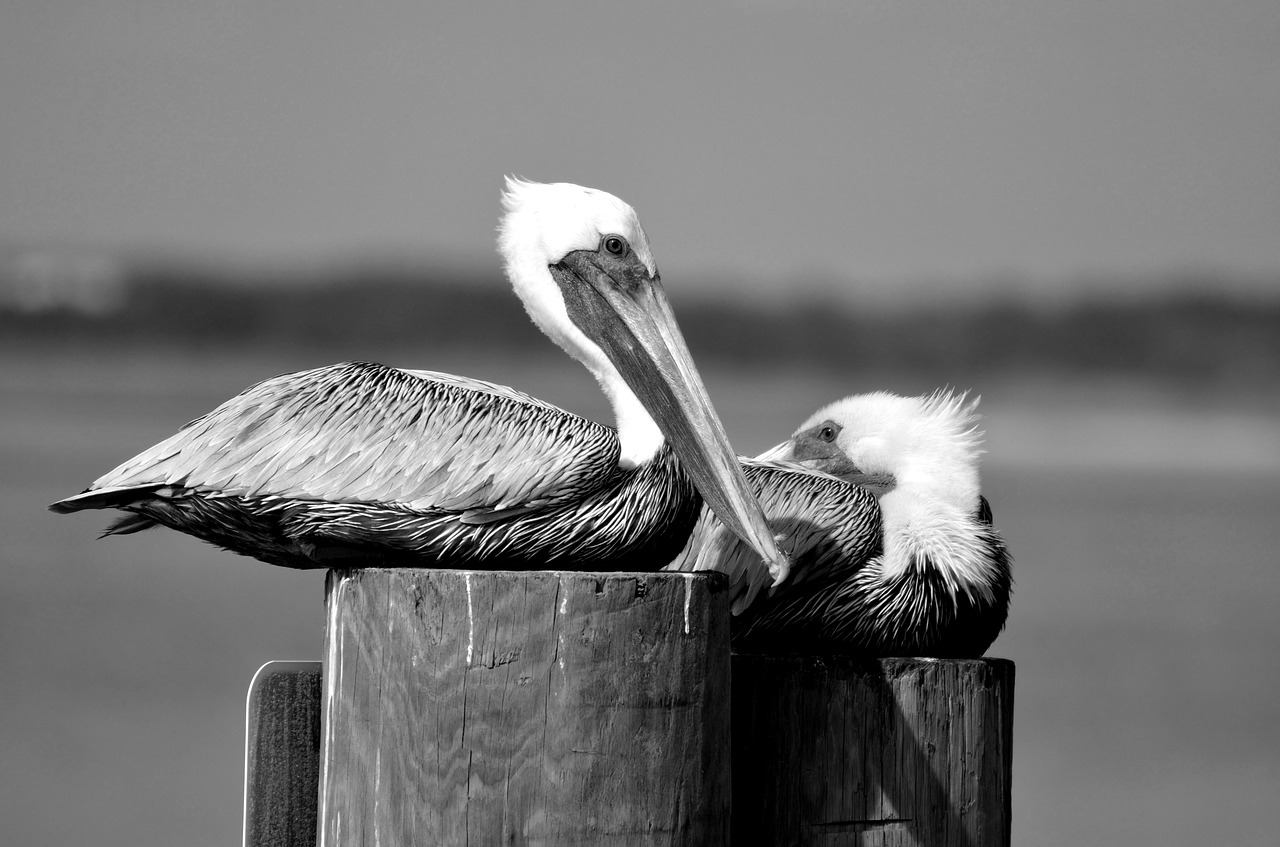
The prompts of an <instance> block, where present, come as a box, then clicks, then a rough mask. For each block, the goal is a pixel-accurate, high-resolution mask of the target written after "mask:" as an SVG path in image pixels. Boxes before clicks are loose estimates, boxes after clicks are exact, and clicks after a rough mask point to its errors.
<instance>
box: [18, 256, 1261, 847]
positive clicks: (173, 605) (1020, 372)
mask: <svg viewBox="0 0 1280 847" xmlns="http://www.w3.org/2000/svg"><path fill="white" fill-rule="evenodd" d="M402 273H403V271H397V272H396V273H393V274H391V275H390V276H389V277H388V275H387V274H386V273H385V272H379V271H374V270H366V271H365V272H363V273H356V272H352V275H351V276H350V277H349V278H346V279H345V281H335V282H332V284H331V286H330V287H328V288H308V287H305V286H303V287H296V286H295V287H287V286H286V287H284V288H281V287H279V286H262V287H254V286H244V285H236V284H234V283H232V282H230V281H228V282H226V283H225V284H222V283H215V282H212V281H208V280H206V282H204V283H201V284H199V285H192V284H182V283H180V282H178V281H176V280H174V279H167V281H166V282H164V283H163V284H161V285H159V287H158V288H153V287H151V286H153V285H154V284H155V281H154V280H152V281H150V282H147V281H143V282H141V283H138V284H137V285H125V287H124V288H122V290H121V292H120V296H119V300H118V301H117V302H116V303H115V305H113V306H112V307H111V308H110V309H108V310H105V311H102V310H98V309H96V308H95V309H94V310H91V311H88V312H86V311H84V310H76V309H73V308H59V309H51V310H45V311H40V312H31V313H23V314H20V313H17V312H15V311H13V310H10V311H8V312H4V313H0V332H2V333H3V336H2V337H3V339H4V340H3V342H0V355H2V356H3V358H4V361H5V362H6V367H5V368H4V369H3V371H2V372H0V397H2V398H3V408H4V416H3V424H2V428H0V522H2V526H0V537H2V538H4V546H5V551H6V552H5V561H4V580H3V583H2V588H0V597H2V600H3V607H4V610H5V611H4V614H3V616H0V676H2V677H3V679H4V680H5V685H4V687H3V693H0V698H2V699H3V703H4V713H5V720H4V721H3V723H2V724H0V750H2V751H3V752H2V754H0V755H2V759H3V762H4V765H3V770H2V771H0V818H2V819H3V820H4V821H5V827H6V830H7V831H8V832H10V833H22V834H24V836H25V837H24V838H21V839H18V840H15V841H14V842H12V843H30V844H66V843H76V842H84V841H92V842H93V843H96V844H120V845H124V844H139V843H155V844H162V843H183V844H209V845H214V844H226V843H231V842H233V841H234V840H235V839H236V838H237V837H238V836H237V827H238V826H239V808H240V791H241V783H240V771H241V767H242V752H243V751H242V746H241V745H242V734H243V722H244V714H243V709H244V702H243V700H244V692H245V689H246V686H247V684H248V681H249V679H250V677H251V676H252V675H253V672H254V670H255V669H256V668H257V667H258V665H259V664H261V663H262V662H263V661H266V660H268V659H298V658H301V659H315V658H318V657H319V656H320V655H321V647H322V633H323V625H324V615H323V597H322V589H323V575H322V574H320V573H303V572H290V571H285V570H280V569H275V568H271V567H268V566H266V565H263V564H260V563H258V562H255V561H252V560H249V559H245V558H242V557H238V556H234V555H231V554H228V553H223V552H220V551H217V550H215V549H213V548H211V547H208V546H206V545H204V544H201V543H200V542H197V541H194V540H192V539H188V538H186V537H183V536H180V535H178V534H176V533H171V532H168V531H160V530H157V531H153V532H149V533H144V534H140V535H136V536H129V537H125V538H114V539H108V540H103V541H99V540H96V538H95V536H96V533H97V531H98V530H100V529H101V527H102V526H103V525H104V523H105V516H104V515H101V514H84V515H77V516H73V517H59V516H55V515H52V514H49V513H47V512H45V511H44V507H45V504H47V503H49V502H51V501H53V500H55V499H57V498H59V497H62V496H65V495H67V494H69V493H72V492H75V491H78V490H80V489H81V488H82V487H83V486H84V485H85V484H87V483H88V482H89V481H90V480H91V479H92V478H93V477H95V476H96V475H98V474H99V473H102V472H104V471H105V470H107V469H108V468H110V467H111V466H113V465H114V464H115V463H117V462H118V461H120V460H123V459H124V458H127V457H128V456H131V455H133V454H134V453H135V452H137V451H139V450H141V449H142V448H144V447H146V446H149V445H150V444H152V443H154V442H155V441H158V440H159V439H161V438H163V437H165V436H167V435H168V434H169V433H171V432H172V431H173V430H174V429H175V428H176V427H178V426H179V425H181V424H182V423H185V422H186V421H187V420H188V419H190V418H192V417H195V416H196V415H198V414H200V413H202V412H204V411H205V410H207V409H209V408H211V407H212V406H213V405H215V404H216V403H218V402H220V401H221V400H223V399H225V398H227V397H229V396H230V395H232V394H233V393H235V392H236V391H238V390H240V389H241V388H243V387H245V386H247V385H249V384H250V383H252V382H254V381H256V380H258V379H261V378H265V377H267V376H270V375H273V374H275V373H278V372H282V371H288V370H294V369H299V368H303V367H308V366H312V365H318V364H323V363H326V362H330V361H336V360H341V359H352V358H362V359H374V360H380V361H386V362H390V363H394V364H399V365H404V366H410V367H423V368H429V369H437V370H443V371H448V372H456V373H465V374H468V375H471V376H475V377H480V378H486V379H491V380H495V381H499V382H504V383H507V384H511V385H515V386H518V387H520V388H521V389H523V390H526V391H529V392H531V393H533V394H535V395H536V396H539V397H542V398H544V399H547V400H550V401H552V402H555V403H557V404H559V405H561V406H564V407H566V408H568V409H571V410H574V411H577V412H580V413H582V414H586V415H588V416H592V417H596V418H598V419H602V420H608V419H609V418H608V414H609V413H608V408H607V406H606V404H605V402H604V400H603V398H602V397H601V396H600V394H599V391H598V390H597V389H596V387H595V385H594V383H593V382H592V381H591V379H590V377H589V376H588V375H587V374H586V372H585V371H584V370H582V369H581V368H580V367H579V366H577V365H576V364H575V363H573V362H571V361H570V360H568V359H567V358H566V357H564V356H563V355H562V354H560V353H559V352H558V351H556V350H555V349H554V348H552V347H551V346H550V345H549V344H547V343H546V341H545V340H544V339H542V337H541V336H540V335H539V334H538V333H537V331H536V330H535V329H533V328H532V326H531V325H528V323H527V320H526V318H525V317H524V315H523V313H522V311H521V309H520V306H519V304H518V303H517V302H516V301H515V299H514V298H513V297H511V295H510V293H509V292H507V291H505V290H504V286H503V284H502V282H501V280H500V278H499V277H498V275H497V273H496V272H495V273H493V274H492V275H491V276H489V277H485V276H484V275H483V274H477V275H475V276H474V277H472V278H470V279H469V280H468V284H467V286H465V287H462V286H459V285H457V284H454V283H456V282H457V280H454V281H453V283H451V282H450V281H449V280H448V279H447V278H444V276H443V273H442V272H434V271H432V270H431V269H423V270H422V271H421V273H420V277H421V280H422V283H421V284H420V285H419V286H418V287H417V288H413V287H411V286H408V285H405V284H404V282H405V279H404V277H403V276H402ZM432 278H437V279H441V280H442V281H441V282H440V283H438V284H437V285H436V286H434V287H433V285H432V284H431V283H430V282H429V280H430V279H432ZM161 291H163V292H167V295H165V296H161V294H160V293H158V292H161ZM262 292H265V293H262ZM673 298H674V300H675V307H676V310H677V313H678V314H680V315H681V316H682V318H681V319H682V324H683V326H684V330H685V333H686V335H687V337H688V338H689V340H690V344H691V347H692V349H693V352H694V355H695V357H696V358H697V361H698V362H699V364H700V366H701V367H702V370H703V373H704V376H705V378H706V381H707V384H708V387H709V389H710V391H711V394H712V397H713V399H714V400H715V402H716V404H717V407H718V409H719V410H720V412H721V414H722V416H723V419H724V421H725V423H726V426H727V428H728V431H729V434H730V437H731V438H732V439H733V441H734V443H735V445H737V446H738V447H739V449H740V450H742V451H743V452H746V453H754V452H758V451H760V450H762V449H764V448H766V447H768V446H771V445H772V444H773V443H775V442H776V441H778V440H781V439H782V438H783V437H785V436H786V435H787V434H789V432H790V431H791V429H792V428H793V427H794V426H796V425H797V424H798V423H799V422H800V420H802V419H803V418H804V417H806V416H807V415H808V414H809V413H810V412H811V411H812V410H814V409H815V408H816V407H817V406H818V405H820V404H822V403H825V402H827V401H829V400H832V399H834V398H836V397H839V396H842V395H844V394H847V393H852V392H856V391H864V390H872V389H880V388H888V389H892V390H897V391H901V392H920V391H926V390H930V389H932V388H934V387H936V386H937V385H939V384H940V383H950V384H952V385H955V386H957V387H961V388H969V389H973V390H975V391H977V392H980V393H981V394H982V395H983V400H982V409H983V411H984V412H985V415H986V429H987V437H988V448H989V454H988V456H987V457H986V463H985V472H984V490H985V493H986V494H987V496H988V497H989V498H990V500H991V502H992V503H993V505H994V509H995V514H996V518H997V525H998V526H999V527H1000V529H1001V530H1002V531H1003V532H1004V533H1005V534H1006V536H1007V538H1008V540H1009V543H1010V545H1011V547H1012V549H1013V552H1014V555H1015V560H1016V571H1015V573H1016V579H1017V587H1016V594H1015V598H1014V603H1013V611H1012V615H1011V618H1010V622H1009V627H1008V629H1007V630H1006V632H1005V633H1004V634H1003V635H1002V636H1001V637H1000V639H999V640H998V641H997V642H996V644H995V645H994V647H993V648H992V651H991V654H992V655H997V656H1003V657H1007V658H1010V659H1013V660H1015V661H1016V662H1017V663H1018V681H1017V707H1016V722H1015V747H1014V838H1015V842H1016V843H1019V844H1027V843H1035V844H1045V845H1055V844H1063V845H1065V844H1074V843H1080V842H1082V841H1083V842H1085V843H1126V844H1162V845H1168V844H1187V845H1191V844H1201V843H1206V842H1210V841H1214V842H1220V843H1226V842H1230V843H1258V844H1262V843H1271V840H1270V839H1271V837H1272V836H1271V835H1270V832H1271V826H1272V808H1273V806H1274V801H1275V798H1276V796H1277V791H1278V790H1280V769H1278V768H1277V762H1280V738H1278V736H1277V732H1276V730H1275V726H1274V714H1275V708H1274V704H1275V702H1276V699H1277V696H1280V682H1278V681H1277V680H1278V679H1280V674H1277V671H1278V670H1280V667H1278V663H1277V659H1276V653H1275V646H1276V644H1277V643H1280V616H1277V615H1276V614H1275V609H1276V608H1277V607H1280V568H1277V567H1276V565H1277V562H1276V554H1275V551H1276V549H1277V548H1278V545H1280V522H1278V521H1277V520H1276V518H1277V506H1278V505H1280V409H1278V408H1277V401H1276V394H1275V392H1274V387H1275V386H1276V384H1277V377H1278V376H1280V355H1278V354H1277V348H1278V347H1280V332H1277V331H1276V329H1277V328H1280V310H1277V309H1276V307H1275V306H1274V305H1272V306H1267V307H1266V308H1262V307H1259V306H1258V305H1257V304H1256V303H1255V304H1250V305H1249V306H1248V308H1243V307H1240V306H1238V305H1236V306H1233V305H1231V304H1230V303H1229V302H1223V301H1213V300H1212V298H1210V301H1208V302H1203V303H1199V304H1198V305H1196V306H1195V307H1194V308H1192V307H1190V306H1188V304H1187V303H1185V302H1183V301H1182V300H1181V299H1178V300H1175V301H1172V302H1166V303H1148V304H1145V305H1142V306H1140V307H1139V306H1133V305H1126V306H1124V307H1123V308H1119V309H1109V308H1103V307H1098V308H1096V309H1095V310H1094V312H1093V313H1091V316H1090V317H1089V318H1088V319H1087V320H1083V319H1081V318H1080V316H1079V315H1077V314H1075V313H1074V312H1063V313H1055V314H1041V315H1039V316H1038V317H1034V316H1028V315H1025V314H1013V315H1010V314H1008V313H1007V310H1005V309H995V310H993V311H990V312H988V311H979V312H973V313H966V314H958V313H948V312H945V311H944V312H942V313H939V314H938V315H937V316H936V318H935V319H932V320H921V319H918V317H917V315H918V314H923V313H916V312H906V313H904V314H900V315H898V316H896V317H895V316H892V315H885V314H870V315H868V314H858V313H855V312H853V311H850V310H847V309H843V308H842V307H839V306H835V305H830V304H828V306H827V308H825V309H815V308H812V306H806V307H804V308H803V309H798V310H797V311H796V312H795V314H788V313H785V312H781V311H779V310H778V309H771V310H768V311H762V310H756V309H746V310H744V311H742V312H741V313H735V312H732V311H731V313H730V315H729V317H728V318H726V317H725V314H724V309H725V307H724V304H720V303H715V302H698V301H697V300H690V298H688V297H687V296H682V295H681V294H680V293H679V289H678V288H677V289H676V291H675V293H673ZM335 301H337V302H335ZM337 303H340V304H341V308H338V307H337ZM152 310H159V311H160V312H162V313H163V314H165V315H167V320H165V321H162V322H161V321H158V320H156V316H155V315H154V314H152V313H151V312H152ZM948 314H950V318H948ZM815 315H817V316H818V317H816V318H815V317H814V316H815ZM184 316H185V317H184ZM335 316H340V317H335ZM948 320H951V321H954V322H956V323H957V325H958V327H959V329H952V330H950V331H947V330H946V327H947V325H948ZM1037 321H1038V322H1039V323H1038V329H1036V330H1035V331H1034V332H1032V331H1028V327H1027V323H1028V322H1031V323H1036V322H1037ZM1206 324H1208V325H1206ZM162 325H163V326H166V327H167V328H166V329H164V330H160V329H157V327H159V326H162ZM388 325H390V326H391V327H392V329H391V330H390V331H383V329H384V328H385V327H386V326H388ZM770 327H772V329H771V328H770ZM876 327H878V329H877V328H876ZM975 327H985V329H983V330H982V331H981V332H978V331H977V330H976V329H975ZM1091 327H1092V328H1095V329H1096V328H1098V327H1109V328H1107V329H1105V330H1100V331H1098V333H1097V335H1098V337H1091V335H1090V328H1091ZM1126 328H1127V330H1126ZM734 330H738V331H734ZM877 332H879V333H882V335H880V336H877V334H876V333H877ZM939 332H942V333H943V334H944V335H947V336H948V337H950V336H955V337H957V338H961V339H962V338H964V337H966V336H975V335H976V337H981V338H991V337H997V336H998V337H1000V338H1002V339H1004V340H1003V341H1001V342H1000V345H1001V346H1002V347H1004V348H1005V349H1004V350H1003V352H1002V353H1001V356H1000V357H999V361H998V362H996V361H986V360H982V361H974V360H971V359H974V358H975V357H976V358H977V359H982V355H980V354H978V353H974V354H972V356H969V357H966V355H965V354H964V352H963V351H964V350H966V349H971V348H972V349H974V350H976V349H977V348H978V347H980V346H981V345H971V344H966V343H964V342H963V341H956V342H954V343H953V342H951V341H948V342H946V343H939V342H938V338H937V335H938V333H939ZM1133 337H1137V338H1144V337H1145V338H1147V340H1146V341H1145V342H1141V343H1136V342H1134V341H1133V340H1132V338H1133ZM1020 338H1021V339H1023V341H1022V342H1018V341H1016V340H1015V341H1010V340H1009V339H1020ZM228 339H230V340H228ZM1108 339H1110V341H1108ZM1107 343H1114V344H1117V345H1120V346H1121V347H1122V348H1123V349H1122V350H1121V351H1119V352H1115V353H1107V352H1105V350H1100V348H1105V347H1106V345H1107ZM774 349H781V350H792V351H793V352H792V353H791V355H789V356H787V357H785V358H782V359H774V360H772V361H770V360H769V359H770V357H769V356H768V355H766V352H767V351H769V350H774ZM894 350H909V351H912V354H911V356H909V357H906V358H907V359H908V362H907V363H905V364H904V363H903V362H902V361H899V359H901V358H902V357H898V356H895V355H891V353H892V351H894ZM1189 362H1194V363H1195V364H1196V366H1195V367H1191V366H1190V365H1189V364H1188V363H1189ZM1239 372H1244V373H1248V374H1250V375H1251V376H1250V379H1249V381H1248V383H1247V384H1241V381H1240V380H1239V378H1238V377H1239ZM1259 386H1262V387H1263V390H1259ZM1249 839H1253V841H1252V842H1250V841H1249Z"/></svg>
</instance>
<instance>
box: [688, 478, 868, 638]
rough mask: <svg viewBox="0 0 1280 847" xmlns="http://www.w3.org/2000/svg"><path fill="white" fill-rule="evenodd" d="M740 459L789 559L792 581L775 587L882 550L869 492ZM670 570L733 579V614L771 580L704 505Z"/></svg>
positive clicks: (831, 574) (829, 572)
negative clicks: (711, 572)
mask: <svg viewBox="0 0 1280 847" xmlns="http://www.w3.org/2000/svg"><path fill="white" fill-rule="evenodd" d="M739 461H740V462H741V463H742V469H743V472H744V473H745V474H746V477H747V481H748V482H749V483H750V484H751V488H752V490H753V491H754V492H755V494H756V496H757V497H758V498H759V500H760V506H761V507H762V508H763V509H764V514H765V518H766V519H767V520H768V523H769V527H770V529H771V530H772V531H773V532H774V534H775V535H776V536H778V537H779V546H780V547H781V548H782V550H783V552H785V553H786V554H787V556H788V558H790V559H791V562H792V569H791V576H790V578H789V579H788V580H787V582H786V583H784V585H783V586H781V587H779V589H778V590H780V591H781V590H789V589H790V588H791V587H792V586H793V585H796V584H799V583H814V582H820V581H824V580H828V579H834V578H836V577H837V576H840V575H843V574H847V573H848V572H849V571H850V570H856V569H857V568H859V567H861V566H862V565H863V564H864V563H865V562H866V561H867V560H868V559H869V558H870V557H871V556H872V555H874V554H875V553H876V552H877V551H878V550H879V549H880V545H881V536H882V530H881V522H880V507H879V505H878V504H877V503H876V499H875V497H874V496H873V495H872V494H871V493H870V492H868V491H866V490H865V489H863V488H860V487H858V486H856V485H852V484H850V483H847V482H845V481H844V480H841V479H838V478H836V477H833V476H829V475H827V474H824V473H821V472H819V471H813V470H809V469H807V468H803V467H800V466H798V465H790V464H783V463H777V462H772V461H761V460H758V459H740V460H739ZM667 570H685V571H691V570H716V571H721V572H722V573H725V574H728V576H729V583H730V592H731V593H730V597H731V598H732V599H731V603H732V608H733V612H734V614H738V613H740V612H741V611H743V610H744V609H746V608H748V607H749V606H750V605H751V604H752V602H754V600H755V598H756V597H757V595H758V594H759V593H760V592H761V591H762V590H764V589H766V588H767V587H768V586H770V585H771V584H772V582H773V580H772V577H770V575H769V572H768V570H767V569H766V568H765V566H764V563H763V562H762V561H761V559H760V556H759V555H758V554H756V553H754V552H753V551H752V550H751V548H750V547H749V546H748V545H746V544H745V543H743V542H742V540H741V539H739V538H738V537H737V536H735V535H734V534H733V533H732V532H730V531H729V530H728V529H727V528H725V526H724V525H723V524H722V523H720V521H719V520H717V519H716V518H715V516H714V515H712V514H711V512H710V511H709V510H708V509H706V508H705V507H704V508H703V510H702V514H701V515H700V516H699V518H698V523H697V525H696V526H695V527H694V530H693V534H692V535H691V536H690V538H689V542H688V544H686V546H685V549H684V550H683V551H682V552H681V554H680V555H679V556H678V557H677V558H676V559H675V560H674V561H673V562H672V563H671V564H670V565H668V566H667Z"/></svg>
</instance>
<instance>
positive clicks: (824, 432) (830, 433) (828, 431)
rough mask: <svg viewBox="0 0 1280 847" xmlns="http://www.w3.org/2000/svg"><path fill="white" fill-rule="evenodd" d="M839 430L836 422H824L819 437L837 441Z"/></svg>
mask: <svg viewBox="0 0 1280 847" xmlns="http://www.w3.org/2000/svg"><path fill="white" fill-rule="evenodd" d="M837 432H839V430H837V429H836V427H835V424H823V425H822V429H820V430H818V437H819V438H821V439H822V440H823V441H835V440H836V434H837Z"/></svg>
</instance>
